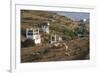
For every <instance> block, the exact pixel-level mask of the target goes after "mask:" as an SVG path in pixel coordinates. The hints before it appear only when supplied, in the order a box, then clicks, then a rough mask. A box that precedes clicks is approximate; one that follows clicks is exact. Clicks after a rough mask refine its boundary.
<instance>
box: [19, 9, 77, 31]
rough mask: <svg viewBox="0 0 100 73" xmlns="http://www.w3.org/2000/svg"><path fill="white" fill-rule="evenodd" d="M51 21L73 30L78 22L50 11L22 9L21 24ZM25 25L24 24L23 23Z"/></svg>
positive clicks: (53, 23)
mask: <svg viewBox="0 0 100 73" xmlns="http://www.w3.org/2000/svg"><path fill="white" fill-rule="evenodd" d="M43 21H49V22H50V25H51V26H52V25H57V26H64V27H67V28H69V29H71V30H73V29H75V28H76V27H77V25H78V24H77V22H74V21H73V20H71V19H70V18H68V17H65V16H61V15H58V14H56V13H54V12H50V11H32V10H22V11H21V24H28V25H29V24H34V23H41V22H43ZM22 26H23V25H22Z"/></svg>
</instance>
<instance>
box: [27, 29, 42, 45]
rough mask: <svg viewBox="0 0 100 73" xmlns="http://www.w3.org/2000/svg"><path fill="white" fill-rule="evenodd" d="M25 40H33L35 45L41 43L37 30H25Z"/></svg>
mask: <svg viewBox="0 0 100 73" xmlns="http://www.w3.org/2000/svg"><path fill="white" fill-rule="evenodd" d="M26 38H27V39H32V40H34V42H35V44H40V43H41V37H40V34H39V28H27V29H26Z"/></svg>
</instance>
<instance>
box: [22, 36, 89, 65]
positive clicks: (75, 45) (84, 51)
mask: <svg viewBox="0 0 100 73" xmlns="http://www.w3.org/2000/svg"><path fill="white" fill-rule="evenodd" d="M63 43H65V44H66V46H68V49H66V47H65V46H64V45H63ZM60 44H61V45H60V46H59V47H57V46H54V45H50V44H42V45H37V46H34V47H27V48H21V62H22V63H26V62H45V61H68V60H89V39H88V37H84V38H78V39H74V40H70V41H65V42H62V43H60Z"/></svg>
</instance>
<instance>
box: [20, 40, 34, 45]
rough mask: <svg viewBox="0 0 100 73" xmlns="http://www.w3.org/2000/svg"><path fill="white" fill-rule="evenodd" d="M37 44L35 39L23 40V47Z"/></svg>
mask: <svg viewBox="0 0 100 73" xmlns="http://www.w3.org/2000/svg"><path fill="white" fill-rule="evenodd" d="M34 45H35V42H34V40H32V39H26V40H25V41H24V42H22V41H21V47H32V46H34Z"/></svg>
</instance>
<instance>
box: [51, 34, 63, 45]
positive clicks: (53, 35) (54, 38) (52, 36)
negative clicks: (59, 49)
mask: <svg viewBox="0 0 100 73" xmlns="http://www.w3.org/2000/svg"><path fill="white" fill-rule="evenodd" d="M61 41H62V38H61V37H60V36H57V35H56V34H52V35H51V40H50V43H51V44H53V43H56V42H61Z"/></svg>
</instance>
